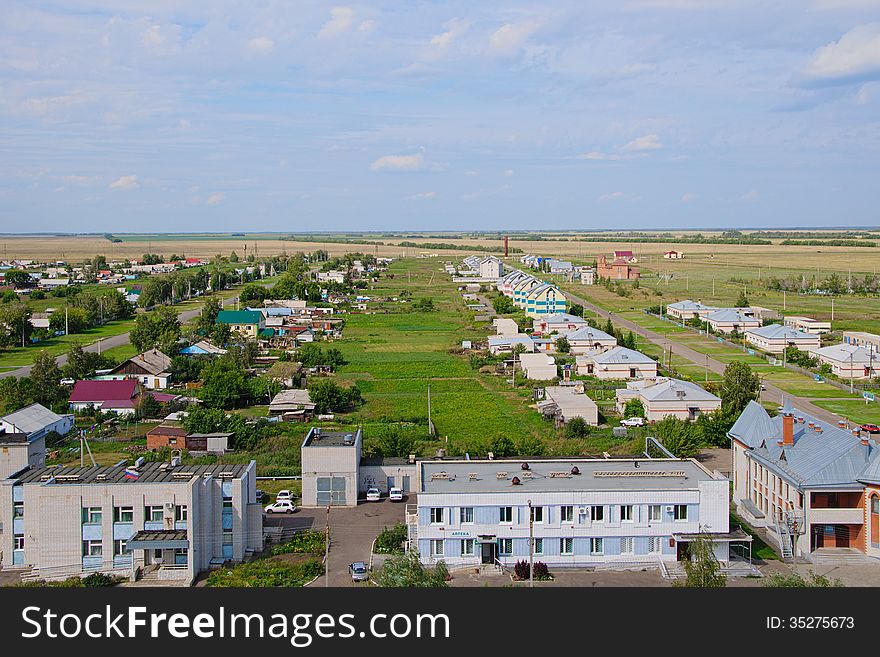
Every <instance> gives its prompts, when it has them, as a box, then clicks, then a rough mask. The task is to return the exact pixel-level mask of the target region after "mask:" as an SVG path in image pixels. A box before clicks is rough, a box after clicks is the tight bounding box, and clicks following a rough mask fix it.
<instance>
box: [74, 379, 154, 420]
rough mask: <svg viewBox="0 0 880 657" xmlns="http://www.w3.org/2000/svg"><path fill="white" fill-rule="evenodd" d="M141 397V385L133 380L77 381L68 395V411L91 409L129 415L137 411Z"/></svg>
mask: <svg viewBox="0 0 880 657" xmlns="http://www.w3.org/2000/svg"><path fill="white" fill-rule="evenodd" d="M141 395H142V389H141V384H140V383H139V382H138V381H136V380H134V379H124V380H122V381H77V382H76V383H75V384H74V386H73V392H71V393H70V410H71V411H74V412H77V411H84V410H86V409H88V408H89V407H92V408H96V409H99V410H100V411H102V412H104V413H107V412H114V413H117V414H119V415H130V414H132V413H134V412H135V410H136V409H137V407H138V404H139V403H140V400H141Z"/></svg>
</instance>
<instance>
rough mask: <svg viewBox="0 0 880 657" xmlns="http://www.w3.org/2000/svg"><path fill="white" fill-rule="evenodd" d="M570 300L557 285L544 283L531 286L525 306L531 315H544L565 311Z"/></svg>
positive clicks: (527, 312)
mask: <svg viewBox="0 0 880 657" xmlns="http://www.w3.org/2000/svg"><path fill="white" fill-rule="evenodd" d="M567 307H568V302H567V300H566V298H565V294H564V293H563V292H562V290H560V289H559V288H558V287H556V286H555V285H551V284H549V283H542V284H540V285H538V286H536V287H533V288H531V289H530V290H529V291H528V293H527V294H526V296H525V305H524V306H523V308H524V309H525V311H526V314H527V315H529V316H530V317H544V316H548V315H556V314H559V313H565V310H566V308H567Z"/></svg>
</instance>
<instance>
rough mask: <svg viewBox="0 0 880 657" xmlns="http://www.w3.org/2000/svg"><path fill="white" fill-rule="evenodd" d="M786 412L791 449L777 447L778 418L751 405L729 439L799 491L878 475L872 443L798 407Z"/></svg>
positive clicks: (879, 469)
mask: <svg viewBox="0 0 880 657" xmlns="http://www.w3.org/2000/svg"><path fill="white" fill-rule="evenodd" d="M761 412H763V413H764V415H763V416H762V415H761ZM791 414H792V415H794V417H795V423H794V444H793V445H780V444H779V443H780V442H781V441H782V415H779V416H777V417H775V418H770V417H769V415H767V413H766V411H764V409H763V408H762V407H760V406H759V405H758V404H757V403H755V402H749V405H748V406H747V407H746V408H745V410H744V411H743V413H742V415H741V416H740V418H739V419H738V420H737V421H736V422H735V423H734V425H733V427H731V429H730V431H729V432H728V435H730V436H732V437H734V438H737V439H739V440H740V441H741V442H743V443H745V444H747V445H748V446H749V447H750V448H751V455H752V457H753V458H755V459H757V460H759V461H760V462H762V463H763V464H764V465H766V466H767V467H768V468H769V469H770V470H772V471H774V472H776V473H777V474H778V475H780V476H782V477H783V478H784V479H787V480H789V481H791V482H793V483H794V484H796V485H798V486H800V487H817V486H829V487H833V486H837V487H858V486H860V483H859V482H861V481H862V480H863V479H864V478H871V477H877V476H878V474H880V465H878V459H880V450H878V448H877V444H876V443H874V442H873V441H871V440H869V441H868V444H867V445H863V444H861V439H860V438H859V437H858V436H856V435H853V433H852V432H851V431H848V430H847V429H842V428H840V427H837V426H834V425H831V424H828V423H827V422H823V421H821V420H819V419H817V418H814V417H812V416H810V415H808V414H806V413H803V412H801V411H799V410H797V409H791ZM765 416H766V417H765ZM768 420H769V423H768ZM810 423H813V425H814V426H818V427H819V428H821V432H819V431H816V430H815V429H814V428H811V427H810V426H809V425H810Z"/></svg>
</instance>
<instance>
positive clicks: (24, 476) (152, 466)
mask: <svg viewBox="0 0 880 657" xmlns="http://www.w3.org/2000/svg"><path fill="white" fill-rule="evenodd" d="M248 467H249V466H248V464H231V463H219V464H216V465H177V466H172V465H171V464H169V463H164V462H162V463H160V462H158V461H154V462H148V463H144V464H143V465H141V466H140V467H139V468H132V467H126V466H124V465H120V466H115V465H109V466H107V465H99V466H93V467H88V468H65V467H57V466H54V467H47V468H35V469H33V470H25V471H24V472H22V473H20V474H19V475H17V476H15V477H14V479H16V480H17V481H19V482H21V483H22V484H44V485H46V484H57V485H71V484H102V483H106V484H126V485H132V484H144V483H147V484H152V483H162V482H165V483H170V482H175V481H180V482H188V481H191V480H192V479H193V478H202V477H204V476H205V475H206V474H210V475H213V476H215V477H220V475H221V474H224V475H225V477H227V478H229V479H240V478H241V476H242V475H243V474H244V472H245V470H247V469H248ZM126 471H129V472H131V471H134V472H137V473H138V477H137V478H136V479H135V478H127V477H126V476H125V472H126ZM226 473H229V474H226ZM44 478H45V480H44ZM49 479H52V481H49Z"/></svg>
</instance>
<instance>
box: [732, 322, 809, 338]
mask: <svg viewBox="0 0 880 657" xmlns="http://www.w3.org/2000/svg"><path fill="white" fill-rule="evenodd" d="M746 333H751V334H752V335H757V336H758V337H761V338H764V339H766V340H812V341H815V340H817V339H818V336H816V335H814V334H813V333H804V332H803V331H798V330H797V329H793V328H790V327H788V326H783V325H782V324H768V325H767V326H757V327H755V328H750V329H747V330H746Z"/></svg>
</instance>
